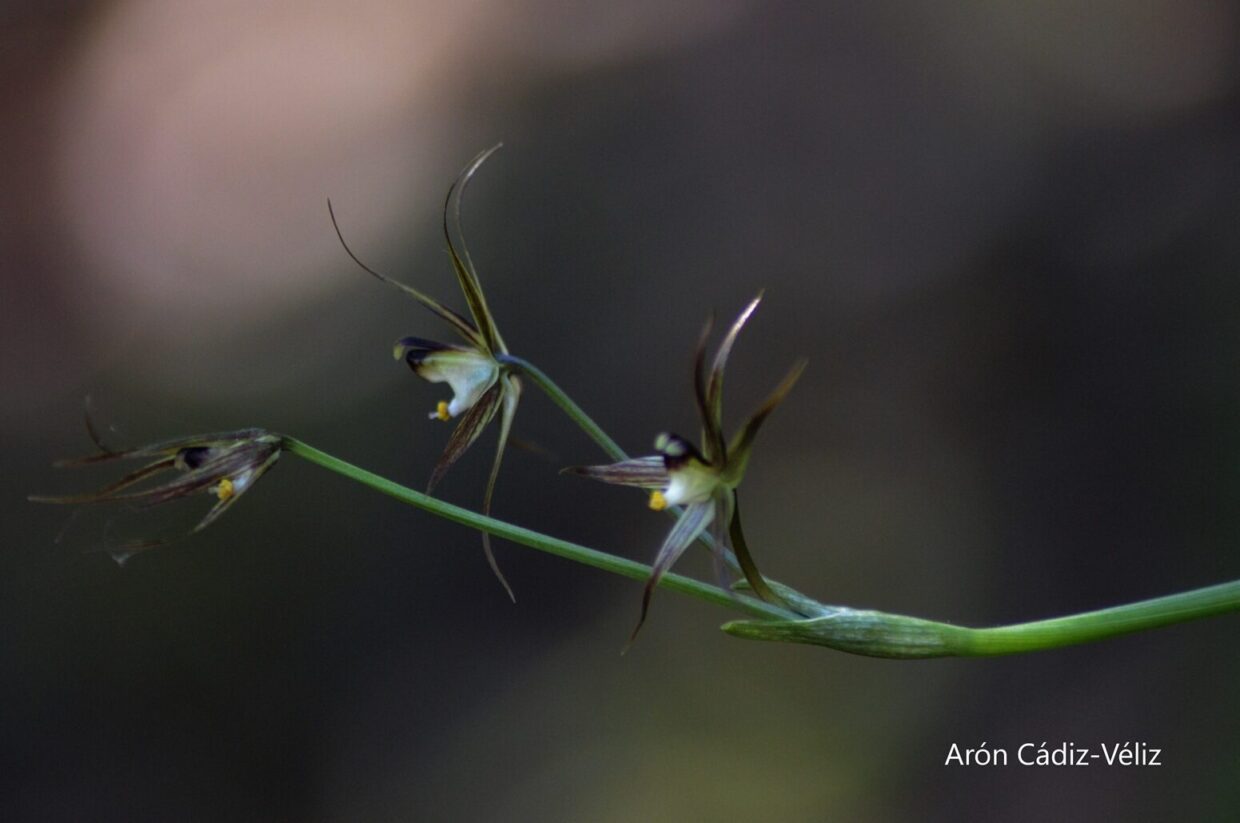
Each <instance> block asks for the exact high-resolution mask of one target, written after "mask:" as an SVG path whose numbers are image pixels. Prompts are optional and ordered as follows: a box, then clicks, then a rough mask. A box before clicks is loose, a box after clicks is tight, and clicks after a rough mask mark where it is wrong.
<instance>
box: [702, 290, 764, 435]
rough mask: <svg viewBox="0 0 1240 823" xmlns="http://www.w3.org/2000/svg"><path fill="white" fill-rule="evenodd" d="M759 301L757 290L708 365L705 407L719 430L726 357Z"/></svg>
mask: <svg viewBox="0 0 1240 823" xmlns="http://www.w3.org/2000/svg"><path fill="white" fill-rule="evenodd" d="M761 302H762V293H761V292H759V293H758V296H757V297H755V298H754V299H753V300H751V301H749V304H748V305H747V306H745V308H744V309H743V310H742V311H741V313H740V314H739V315H737V318H736V320H734V321H733V322H732V326H731V328H729V329H728V333H727V334H725V335H724V336H723V340H722V342H720V343H719V349H718V351H716V352H715V360H714V362H713V363H712V364H711V367H710V377H709V378H708V380H707V383H706V408H707V412H708V413H709V414H710V418H711V420H713V421H715V425H716V426H718V427H719V429H720V430H721V431H722V429H723V372H724V369H725V368H726V367H727V365H728V357H729V355H731V354H732V347H733V346H734V345H735V344H736V337H737V335H739V334H740V333H741V329H743V328H744V327H745V323H746V322H748V321H749V317H750V315H752V314H753V313H754V309H756V308H758V304H759V303H761Z"/></svg>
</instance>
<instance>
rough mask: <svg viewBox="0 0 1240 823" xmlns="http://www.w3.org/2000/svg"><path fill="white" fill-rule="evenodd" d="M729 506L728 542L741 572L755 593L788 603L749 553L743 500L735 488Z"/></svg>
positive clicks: (780, 603)
mask: <svg viewBox="0 0 1240 823" xmlns="http://www.w3.org/2000/svg"><path fill="white" fill-rule="evenodd" d="M728 502H729V504H730V505H729V508H730V511H731V516H730V517H729V520H728V542H729V544H730V545H731V547H732V551H733V552H734V554H735V557H736V562H737V564H738V565H739V566H740V568H741V573H742V574H744V575H745V581H746V582H747V583H749V588H750V589H751V590H752V591H753V593H754V594H756V595H758V597H761V598H762V599H763V600H765V601H766V602H768V603H774V604H775V605H777V606H784V605H786V604H785V603H784V601H783V599H782V598H780V597H779V596H778V595H777V594H775V592H773V591H772V590H771V587H770V586H768V585H767V584H766V578H765V577H763V576H762V572H760V571H758V564H757V563H755V562H754V560H753V555H751V554H750V553H749V543H748V541H746V540H745V529H744V528H743V527H742V526H741V501H740V496H739V495H738V494H737V493H736V490H735V489H733V490H732V491H731V492H730V500H729V501H728Z"/></svg>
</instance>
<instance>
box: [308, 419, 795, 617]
mask: <svg viewBox="0 0 1240 823" xmlns="http://www.w3.org/2000/svg"><path fill="white" fill-rule="evenodd" d="M604 436H605V435H604ZM284 448H285V450H286V451H287V452H289V453H290V454H295V455H297V456H298V457H301V458H303V459H305V460H308V461H310V462H311V463H315V464H317V465H319V466H321V467H323V468H325V469H327V470H328V471H333V472H335V473H336V474H339V475H342V476H344V477H347V478H349V479H350V480H354V481H356V482H358V483H361V484H362V485H364V486H369V487H370V488H372V489H374V490H375V491H378V492H382V493H383V494H386V495H388V496H389V497H394V498H396V499H397V500H400V501H401V502H402V503H408V504H409V505H411V506H416V507H417V508H419V509H423V510H425V511H428V512H430V513H431V514H435V515H438V516H439V517H443V518H445V519H447V520H451V521H452V522H454V523H459V524H461V525H463V526H468V527H470V528H474V529H480V530H482V531H485V532H487V533H489V534H492V535H494V536H495V537H501V538H503V539H505V540H511V541H512V542H513V543H518V544H520V545H522V546H528V547H530V548H532V549H538V550H539V551H543V552H547V553H548V554H554V555H557V556H559V557H563V558H566V559H568V560H573V561H575V562H577V563H583V564H585V565H587V566H593V567H594V568H596V569H602V570H603V571H606V572H611V573H612V574H618V575H620V576H622V577H628V578H631V579H633V580H645V579H647V578H649V577H650V567H649V566H647V565H645V564H644V563H638V562H636V561H634V560H629V559H627V558H623V557H617V556H615V555H612V554H607V553H606V552H601V551H598V550H596V549H591V548H587V547H586V546H581V545H578V544H576V543H571V542H569V541H567V540H560V539H558V538H555V537H551V536H549V535H545V534H542V533H540V532H536V531H533V530H531V529H526V528H522V527H521V526H516V525H513V524H511V523H507V522H505V521H503V520H496V519H495V518H493V517H486V516H484V515H481V514H478V513H477V512H473V511H470V510H469V509H465V508H461V507H460V506H455V505H453V504H451V503H447V502H444V501H443V500H438V499H436V498H434V497H431V496H430V495H428V494H424V493H423V492H420V491H415V490H414V489H411V488H408V487H407V486H402V485H400V484H399V483H396V482H394V481H392V480H388V479H387V478H385V477H380V476H379V475H377V474H375V473H373V472H369V471H367V470H365V469H363V468H360V467H358V466H355V465H353V464H352V463H348V462H346V461H344V460H341V459H340V458H338V457H334V456H332V455H330V454H328V453H327V452H324V451H320V450H319V449H316V448H314V447H313V446H311V445H309V444H308V443H304V442H302V441H300V440H298V439H296V438H294V437H287V436H286V437H285V438H284ZM659 586H660V587H661V588H665V589H669V590H671V591H676V592H680V593H681V594H687V595H690V596H692V597H696V598H698V599H699V600H705V601H706V602H708V603H714V604H715V605H718V606H723V607H725V608H732V609H739V610H740V611H744V612H747V613H749V614H751V615H753V616H754V617H759V618H763V619H767V620H770V619H776V620H789V619H793V618H795V617H796V615H795V614H793V613H792V612H790V611H788V610H787V609H781V608H778V607H776V606H772V605H771V604H769V603H763V602H762V601H760V600H755V599H754V598H752V597H749V596H747V595H744V594H734V593H730V592H727V591H724V590H723V589H719V588H716V587H715V586H710V585H707V584H706V583H702V582H700V581H697V580H694V579H693V578H690V577H684V576H683V575H679V574H670V573H669V574H665V575H664V576H663V577H662V578H661V579H660V580H659Z"/></svg>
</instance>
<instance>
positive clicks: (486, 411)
mask: <svg viewBox="0 0 1240 823" xmlns="http://www.w3.org/2000/svg"><path fill="white" fill-rule="evenodd" d="M502 392H503V388H502V387H501V384H500V383H499V382H498V381H497V382H496V383H495V385H493V386H491V388H489V389H487V391H486V394H484V395H482V398H481V399H479V400H478V402H477V403H475V404H474V405H473V406H471V407H470V409H469V411H467V412H465V414H464V415H462V416H461V422H460V423H458V424H457V427H456V429H455V430H454V431H453V432H452V437H450V438H449V439H448V445H447V446H445V447H444V450H443V454H441V455H440V456H439V462H437V463H436V464H435V469H434V471H432V472H431V480H430V483H428V484H427V486H426V493H427V494H430V493H431V492H433V491H434V490H435V487H436V486H438V485H439V481H440V480H442V479H443V476H444V475H445V474H447V473H448V469H450V468H452V464H453V463H455V462H456V461H457V460H459V459H460V457H461V455H463V454H464V453H465V452H466V451H467V450H468V449H469V447H470V446H472V445H473V442H474V441H475V440H477V439H478V435H480V434H482V430H483V429H485V428H486V425H487V423H490V422H491V418H492V417H494V416H495V410H496V409H498V408H499V401H500V396H501V394H502Z"/></svg>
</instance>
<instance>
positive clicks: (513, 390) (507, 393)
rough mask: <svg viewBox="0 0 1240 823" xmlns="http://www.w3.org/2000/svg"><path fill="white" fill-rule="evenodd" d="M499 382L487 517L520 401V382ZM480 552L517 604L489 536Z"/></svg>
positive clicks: (485, 508)
mask: <svg viewBox="0 0 1240 823" xmlns="http://www.w3.org/2000/svg"><path fill="white" fill-rule="evenodd" d="M500 381H501V382H504V383H506V384H507V386H506V387H505V389H504V390H503V411H502V412H501V414H500V419H499V446H497V447H496V449H495V462H494V463H492V464H491V475H490V477H488V478H487V488H486V491H485V492H484V493H483V495H482V513H483V514H485V515H487V516H488V517H489V516H490V515H491V497H492V495H493V494H494V493H495V481H496V480H497V479H498V478H499V467H500V464H501V463H502V462H503V460H504V448H505V446H507V445H508V435H509V433H510V432H511V431H512V420H513V418H514V417H516V415H517V402H518V401H519V400H520V399H521V381H520V380H518V379H517V378H515V377H513V376H512V375H505V376H503V377H501V378H500ZM482 551H483V552H485V553H486V556H487V563H488V564H489V565H490V566H491V571H493V572H495V576H496V577H498V578H499V582H500V583H501V584H502V585H503V587H504V590H505V591H507V592H508V597H509V598H510V599H511V600H512V602H513V603H516V602H517V596H516V595H515V594H514V593H513V591H512V586H510V585H508V580H507V579H506V578H505V577H504V573H503V572H501V571H500V570H499V563H497V562H496V560H495V553H494V552H493V551H491V535H489V534H487V533H486V532H482Z"/></svg>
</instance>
